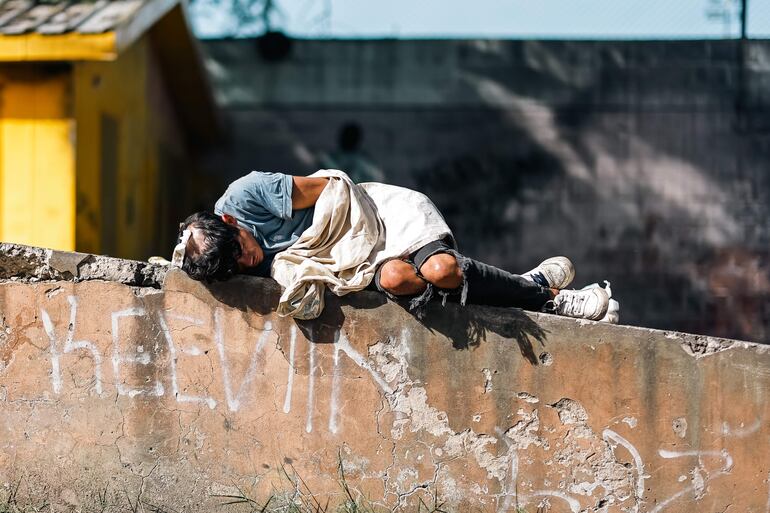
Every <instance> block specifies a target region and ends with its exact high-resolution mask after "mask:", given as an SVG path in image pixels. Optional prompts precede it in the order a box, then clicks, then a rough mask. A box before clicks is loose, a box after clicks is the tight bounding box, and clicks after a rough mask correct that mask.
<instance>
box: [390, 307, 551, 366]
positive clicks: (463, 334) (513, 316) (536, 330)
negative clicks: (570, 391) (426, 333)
mask: <svg viewBox="0 0 770 513" xmlns="http://www.w3.org/2000/svg"><path fill="white" fill-rule="evenodd" d="M402 306H405V304H402ZM410 313H412V315H413V317H414V318H415V319H416V320H417V322H419V323H421V324H422V325H423V326H425V327H426V328H428V330H430V331H431V332H438V333H441V334H442V335H444V336H445V337H447V338H449V339H450V340H451V341H452V347H454V348H455V349H468V348H471V347H477V346H478V345H480V344H481V342H482V341H485V340H487V337H488V334H489V333H490V332H491V333H495V334H497V335H499V336H501V337H503V338H507V339H512V340H514V341H515V342H516V344H517V345H518V346H519V351H520V352H521V355H522V356H523V357H524V358H525V359H526V360H527V361H528V362H529V363H530V364H532V365H539V363H540V362H539V360H538V358H537V354H535V348H534V347H533V345H532V342H533V341H535V342H538V343H539V344H540V346H544V345H545V339H546V335H547V333H548V332H547V331H546V330H545V329H543V328H542V327H540V325H539V324H537V323H536V322H535V321H534V320H532V319H531V318H530V317H529V316H528V315H527V314H525V313H524V312H523V311H522V310H520V309H518V308H498V307H492V306H479V305H467V306H460V305H458V304H453V303H448V304H447V305H446V306H442V305H441V304H439V303H438V302H436V301H434V302H431V303H429V304H428V305H427V306H426V307H425V311H424V313H423V314H422V315H421V316H418V315H416V314H414V313H413V312H410Z"/></svg>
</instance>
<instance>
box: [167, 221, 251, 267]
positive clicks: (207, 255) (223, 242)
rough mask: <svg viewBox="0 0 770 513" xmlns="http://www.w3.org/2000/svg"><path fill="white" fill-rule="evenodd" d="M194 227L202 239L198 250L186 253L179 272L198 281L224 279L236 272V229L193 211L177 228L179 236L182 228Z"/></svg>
mask: <svg viewBox="0 0 770 513" xmlns="http://www.w3.org/2000/svg"><path fill="white" fill-rule="evenodd" d="M190 227H194V228H197V229H198V230H200V231H201V232H202V233H203V234H204V236H205V238H206V239H205V242H204V243H203V244H202V247H201V248H200V250H199V251H197V252H194V251H190V250H188V251H187V254H186V255H185V259H184V263H183V264H182V270H184V272H186V273H187V274H188V275H190V277H191V278H193V279H194V280H198V281H205V282H211V281H214V280H226V279H228V278H230V277H231V276H232V275H234V274H236V273H237V271H238V258H240V256H241V244H240V242H239V241H238V228H236V227H235V226H233V225H231V224H227V223H225V222H224V221H222V219H220V218H219V217H218V216H216V215H214V214H212V213H211V212H196V213H195V214H192V215H191V216H189V217H188V218H187V219H185V220H184V222H183V223H181V224H180V225H179V236H180V238H181V236H182V232H183V231H184V230H185V228H190Z"/></svg>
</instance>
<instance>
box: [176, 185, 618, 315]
mask: <svg viewBox="0 0 770 513" xmlns="http://www.w3.org/2000/svg"><path fill="white" fill-rule="evenodd" d="M174 263H175V265H177V266H179V267H181V268H182V269H183V270H184V271H185V272H187V274H189V275H190V276H191V277H192V278H194V279H196V280H202V281H212V280H225V279H227V278H229V277H231V276H233V275H235V274H239V273H245V274H253V275H258V276H272V277H273V278H275V279H276V281H278V283H279V284H280V285H281V286H282V287H283V293H282V296H281V300H280V302H279V305H278V308H277V312H278V313H279V314H280V315H288V316H292V317H296V318H300V319H310V318H314V317H317V316H318V315H320V313H321V311H322V309H323V293H324V289H325V288H326V287H328V288H329V289H330V290H331V291H332V292H333V293H335V294H337V295H344V294H347V293H349V292H355V291H359V290H363V289H366V288H373V289H376V290H379V291H381V292H383V293H385V294H387V295H388V296H389V297H391V298H393V297H406V298H411V301H410V303H409V307H410V309H411V310H415V311H416V313H417V314H418V315H421V314H422V308H423V307H424V306H425V304H426V303H427V302H428V301H430V300H431V298H432V297H434V296H436V295H438V296H441V297H442V298H443V300H444V301H446V299H447V298H450V299H454V300H456V301H459V302H460V304H462V305H465V304H466V303H471V304H479V305H491V306H504V307H518V308H523V309H526V310H532V311H543V312H551V313H556V314H559V315H566V316H569V317H578V318H586V319H594V320H598V319H601V318H602V317H603V316H604V315H605V313H606V312H607V308H608V304H609V296H608V294H607V292H606V291H605V290H604V289H603V288H601V287H593V288H588V289H584V290H564V289H565V288H566V287H567V286H568V285H569V284H570V282H571V281H572V279H573V278H574V275H575V271H574V269H573V267H572V263H571V262H570V260H569V259H567V258H566V257H553V258H549V259H547V260H545V261H544V262H542V263H540V265H538V266H537V267H535V268H534V269H532V270H531V271H529V272H527V273H525V274H523V275H520V276H519V275H515V274H511V273H509V272H507V271H504V270H502V269H498V268H496V267H493V266H491V265H487V264H484V263H482V262H479V261H477V260H473V259H471V258H468V257H466V256H463V255H462V254H460V253H459V252H458V251H457V245H456V243H455V240H454V237H453V236H452V232H451V230H450V229H449V227H448V226H447V224H446V223H445V221H444V219H443V217H442V216H441V214H440V213H439V211H438V209H437V208H436V207H435V206H434V205H433V203H432V202H431V201H430V199H428V198H427V197H426V196H425V195H423V194H420V193H418V192H416V191H412V190H410V189H405V188H402V187H396V186H393V185H386V184H381V183H364V184H354V183H353V182H352V181H351V180H350V178H348V176H347V175H346V174H345V173H343V172H341V171H336V170H322V171H318V172H317V173H314V174H313V175H311V176H307V177H303V176H290V175H285V174H281V173H261V172H252V173H250V174H248V175H246V176H244V177H242V178H239V179H238V180H236V181H234V182H233V183H232V184H230V186H229V187H228V188H227V190H226V191H225V193H224V195H222V197H221V198H219V200H218V201H217V202H216V204H215V206H214V212H213V213H210V212H198V213H196V214H193V215H191V216H189V217H188V218H187V219H186V220H185V221H184V222H183V223H182V224H181V225H180V243H179V244H178V245H177V247H176V249H175V251H174Z"/></svg>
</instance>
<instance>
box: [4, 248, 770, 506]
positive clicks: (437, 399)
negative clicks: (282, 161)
mask: <svg viewBox="0 0 770 513" xmlns="http://www.w3.org/2000/svg"><path fill="white" fill-rule="evenodd" d="M0 250H2V252H1V253H0V254H2V258H0V276H1V277H2V278H4V279H5V280H4V281H3V282H2V283H0V311H1V312H2V330H0V433H2V436H1V437H0V484H1V485H2V487H0V499H3V500H5V498H7V497H8V496H9V495H10V494H15V495H14V496H15V500H16V501H17V503H19V504H24V503H29V504H32V505H39V504H42V501H47V502H48V504H50V505H53V507H54V508H60V509H57V510H65V511H66V510H78V511H83V510H91V509H94V510H96V511H126V510H133V511H137V510H138V509H136V508H138V506H136V505H137V504H141V505H142V507H143V508H145V509H146V510H150V511H191V512H198V511H200V512H204V511H205V512H211V511H233V510H234V509H233V508H234V507H233V506H224V505H223V503H224V502H227V501H228V500H231V499H228V498H227V497H225V496H232V495H240V494H245V495H246V496H249V497H250V498H252V499H255V500H259V501H262V502H263V501H264V500H266V498H267V497H268V495H270V494H273V495H274V497H275V498H274V500H275V503H274V505H278V504H280V502H281V501H284V500H286V499H287V497H290V496H291V495H292V492H293V488H294V485H296V487H297V488H298V489H299V490H300V493H306V492H307V489H308V488H309V489H310V490H312V491H313V493H314V494H315V496H316V497H317V498H318V500H319V501H320V502H321V503H322V504H323V503H325V502H326V501H327V500H328V501H330V504H332V505H334V504H336V503H338V502H340V501H342V500H343V499H344V497H343V495H342V493H343V492H342V489H341V487H340V485H339V483H338V480H339V476H340V473H339V469H340V468H342V469H343V473H344V476H345V479H346V481H347V483H348V486H349V487H350V489H351V491H352V494H353V495H354V496H358V494H359V493H360V494H362V495H363V496H365V497H368V498H369V500H371V501H372V502H373V503H375V504H379V505H387V506H388V507H394V506H398V505H401V506H403V508H404V509H403V510H404V511H417V504H418V502H419V500H422V501H424V502H425V503H427V504H434V496H435V500H437V501H438V502H439V503H441V504H443V506H442V509H443V510H444V511H483V512H487V511H488V512H492V511H496V512H511V511H515V507H516V506H517V505H518V506H522V507H524V508H526V511H528V512H534V511H535V510H536V509H537V507H538V505H542V504H545V503H547V504H549V505H550V507H548V508H546V511H549V512H553V513H560V512H571V513H578V512H579V511H585V512H596V513H598V512H602V513H615V512H618V513H620V512H646V513H658V512H661V511H666V512H686V511H725V510H728V509H731V510H735V511H742V512H744V511H745V512H764V511H766V509H767V503H768V496H769V495H768V492H769V489H768V486H769V484H768V477H769V475H768V472H769V471H770V451H769V450H768V447H770V446H768V441H770V427H768V426H770V424H769V423H768V422H767V420H768V418H769V416H770V408H769V407H768V405H769V404H770V402H768V401H767V393H768V390H770V373H768V371H767V369H768V368H770V353H768V348H767V347H766V346H758V345H755V344H751V343H745V342H738V341H734V340H726V339H717V338H709V337H700V336H694V335H685V334H682V333H675V332H664V331H655V330H649V329H641V328H630V327H617V326H611V325H603V324H599V323H593V322H588V321H585V322H578V321H575V320H570V319H564V318H558V317H554V316H548V315H538V314H526V313H523V312H521V311H518V310H516V309H493V308H476V307H469V308H465V309H462V308H460V307H458V306H457V305H448V306H447V307H446V308H442V307H441V306H440V305H439V304H436V305H433V307H431V308H429V311H428V314H427V317H426V318H425V320H424V321H422V322H418V321H417V320H416V319H414V318H413V317H412V316H411V315H410V314H408V313H407V312H406V310H405V309H404V308H402V306H401V305H398V304H396V303H393V302H388V301H386V300H385V299H384V297H383V296H381V295H379V294H376V293H369V292H366V293H359V294H353V295H351V296H349V297H348V298H346V299H345V300H344V301H340V300H339V299H333V300H330V301H329V302H328V304H327V308H326V311H325V313H324V315H323V316H322V317H321V318H319V319H318V320H316V321H313V322H307V323H304V322H303V323H297V322H294V321H292V320H290V319H285V318H279V317H277V316H276V315H275V314H274V312H273V309H274V306H275V304H276V300H277V294H278V290H277V287H276V285H275V283H274V282H273V281H271V280H266V279H257V278H239V279H236V280H233V281H232V282H229V283H226V284H218V285H216V286H211V287H208V288H207V287H205V286H203V285H201V284H199V283H197V282H192V281H190V280H189V279H187V278H186V276H184V275H183V274H181V273H179V272H172V273H170V274H168V275H166V277H165V283H164V285H163V287H162V288H155V287H148V286H145V287H137V286H131V285H126V284H123V283H119V281H122V282H126V283H147V284H156V283H157V280H159V279H160V278H161V277H162V274H163V272H162V270H161V269H157V268H151V267H149V266H147V265H146V264H141V263H132V262H125V261H118V260H114V259H101V258H99V257H92V256H87V255H77V254H62V253H56V252H45V251H42V250H36V249H30V248H20V247H14V246H9V245H3V246H2V247H0ZM131 269H133V270H134V281H132V278H131V276H130V274H131V273H130V272H129V270H131ZM57 273H58V274H57ZM57 276H58V277H60V278H61V277H65V276H69V278H70V281H67V280H61V279H60V280H59V281H37V280H41V279H45V280H48V279H50V278H52V277H54V278H55V277H57ZM142 276H143V278H140V279H139V280H137V279H136V277H142ZM105 277H107V278H110V277H112V278H113V279H116V280H118V281H105V280H104V279H100V280H95V279H93V278H105ZM150 277H153V278H152V279H150ZM72 280H75V281H72ZM286 474H288V476H289V477H288V478H287V477H286ZM296 476H299V477H301V478H302V479H303V480H304V481H303V483H304V484H303V483H302V482H299V481H298V479H297V477H296ZM291 479H293V480H294V481H293V482H294V484H292V481H291ZM25 501H26V502H25ZM153 508H154V509H153Z"/></svg>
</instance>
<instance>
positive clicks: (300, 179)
mask: <svg viewBox="0 0 770 513" xmlns="http://www.w3.org/2000/svg"><path fill="white" fill-rule="evenodd" d="M291 178H292V181H293V182H294V187H293V188H292V191H291V208H292V209H293V210H302V209H303V208H310V207H312V206H313V205H315V202H316V201H318V197H319V196H320V195H321V192H323V190H324V187H326V184H327V183H329V179H328V178H314V177H308V176H292V177H291Z"/></svg>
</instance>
